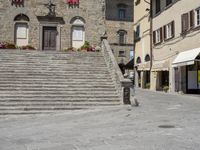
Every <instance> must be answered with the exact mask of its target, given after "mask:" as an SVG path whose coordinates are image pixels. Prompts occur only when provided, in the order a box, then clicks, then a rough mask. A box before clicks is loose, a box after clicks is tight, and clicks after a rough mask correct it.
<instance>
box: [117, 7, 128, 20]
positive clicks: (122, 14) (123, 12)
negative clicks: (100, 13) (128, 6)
mask: <svg viewBox="0 0 200 150" xmlns="http://www.w3.org/2000/svg"><path fill="white" fill-rule="evenodd" d="M118 15H119V16H118V17H119V19H120V20H123V19H125V18H126V10H125V9H122V8H121V9H119V10H118Z"/></svg>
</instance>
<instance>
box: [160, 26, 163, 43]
mask: <svg viewBox="0 0 200 150" xmlns="http://www.w3.org/2000/svg"><path fill="white" fill-rule="evenodd" d="M162 41H163V29H162V27H161V28H160V43H161V42H162Z"/></svg>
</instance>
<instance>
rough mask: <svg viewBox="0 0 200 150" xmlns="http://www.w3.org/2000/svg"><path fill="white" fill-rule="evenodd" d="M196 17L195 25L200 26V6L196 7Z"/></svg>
mask: <svg viewBox="0 0 200 150" xmlns="http://www.w3.org/2000/svg"><path fill="white" fill-rule="evenodd" d="M197 11H199V23H198V18H197V17H198V16H197V15H198V14H197ZM194 17H195V19H194V26H195V27H199V26H200V7H198V8H196V9H195V12H194Z"/></svg>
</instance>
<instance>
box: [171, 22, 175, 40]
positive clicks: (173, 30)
mask: <svg viewBox="0 0 200 150" xmlns="http://www.w3.org/2000/svg"><path fill="white" fill-rule="evenodd" d="M171 26H172V38H173V37H174V36H175V22H174V21H172V22H171Z"/></svg>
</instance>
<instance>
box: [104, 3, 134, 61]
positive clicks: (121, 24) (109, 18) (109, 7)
mask: <svg viewBox="0 0 200 150" xmlns="http://www.w3.org/2000/svg"><path fill="white" fill-rule="evenodd" d="M120 4H124V5H126V15H125V18H124V19H119V16H118V15H119V12H118V11H119V10H118V9H119V8H118V7H117V6H118V5H120ZM119 30H124V31H126V32H127V34H126V37H125V43H124V44H119V35H118V31H119ZM133 31H134V30H133V1H132V0H123V1H122V0H107V1H106V32H107V35H108V42H109V43H110V45H111V48H112V50H113V53H114V56H115V57H116V59H117V62H118V64H119V63H122V60H123V63H124V64H126V63H128V62H129V60H130V50H133ZM119 51H125V57H119Z"/></svg>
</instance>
